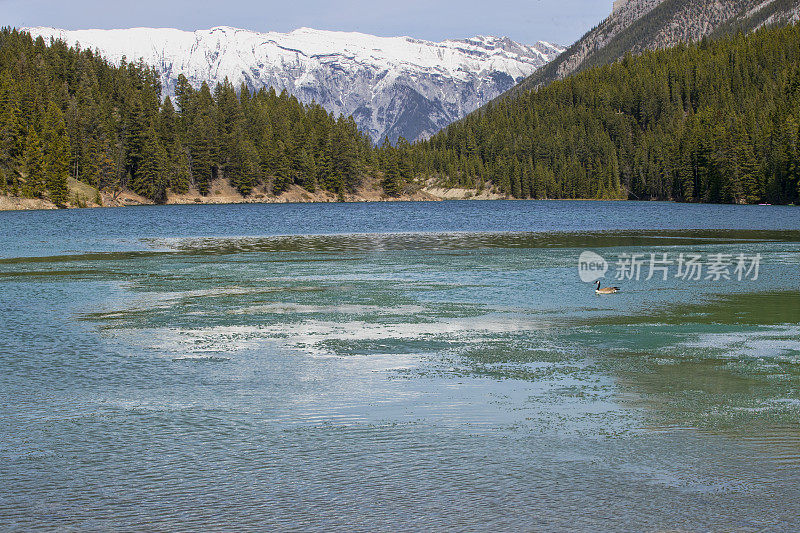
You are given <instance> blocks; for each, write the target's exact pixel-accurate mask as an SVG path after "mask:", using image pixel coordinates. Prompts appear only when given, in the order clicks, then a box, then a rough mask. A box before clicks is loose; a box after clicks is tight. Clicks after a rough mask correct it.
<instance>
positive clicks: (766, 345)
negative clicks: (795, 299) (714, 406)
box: [684, 324, 800, 363]
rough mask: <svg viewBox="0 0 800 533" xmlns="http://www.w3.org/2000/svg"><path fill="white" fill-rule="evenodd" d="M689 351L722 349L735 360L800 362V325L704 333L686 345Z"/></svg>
mask: <svg viewBox="0 0 800 533" xmlns="http://www.w3.org/2000/svg"><path fill="white" fill-rule="evenodd" d="M684 346H686V347H688V348H699V349H710V350H721V351H722V352H723V353H724V355H725V356H727V357H731V358H751V359H758V358H770V359H777V360H783V361H787V362H793V363H796V362H799V361H800V326H798V325H796V324H783V325H778V326H769V327H765V328H764V329H759V330H754V331H743V332H738V333H703V334H700V335H698V337H697V338H696V339H695V340H693V341H689V342H686V343H684Z"/></svg>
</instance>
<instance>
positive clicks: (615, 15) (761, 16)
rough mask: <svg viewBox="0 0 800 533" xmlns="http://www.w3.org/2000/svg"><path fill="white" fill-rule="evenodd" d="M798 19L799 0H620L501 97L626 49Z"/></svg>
mask: <svg viewBox="0 0 800 533" xmlns="http://www.w3.org/2000/svg"><path fill="white" fill-rule="evenodd" d="M799 19H800V0H617V1H616V2H614V8H613V12H612V13H611V15H609V17H608V18H606V19H605V20H603V21H602V22H601V23H600V24H598V25H597V26H596V27H594V28H592V29H591V30H590V31H588V32H587V33H586V34H585V35H584V36H583V37H581V38H580V39H579V40H578V41H577V42H575V43H574V44H573V45H571V46H570V47H568V48H567V50H566V51H565V52H564V53H563V54H561V55H560V56H559V57H557V58H556V59H554V60H553V61H552V62H550V63H548V64H547V65H546V66H544V67H542V68H541V69H539V70H538V71H536V72H535V73H533V74H532V75H531V76H530V77H528V78H527V79H526V80H524V81H523V82H522V83H520V84H519V85H517V86H515V87H514V88H512V89H511V90H509V91H508V92H507V93H505V94H504V95H502V96H501V98H503V97H507V96H513V95H516V94H519V93H520V92H523V91H527V90H530V89H533V88H535V87H537V86H540V85H545V84H547V83H550V82H552V81H554V80H558V79H563V78H565V77H566V76H569V75H570V74H574V73H576V72H580V71H582V70H585V69H587V68H591V67H594V66H599V65H606V64H608V63H611V62H613V61H616V60H618V59H620V58H622V57H623V56H624V55H625V54H626V53H633V54H636V53H639V52H643V51H645V50H660V49H665V48H669V47H672V46H675V45H677V44H679V43H681V42H687V43H688V42H694V41H698V40H700V39H702V38H703V37H709V36H711V37H714V36H720V35H724V34H726V33H731V32H735V31H739V30H742V31H752V30H754V29H757V28H759V27H761V26H764V25H769V24H774V23H784V24H785V23H791V22H796V21H797V20H799Z"/></svg>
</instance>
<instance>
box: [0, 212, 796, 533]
mask: <svg viewBox="0 0 800 533" xmlns="http://www.w3.org/2000/svg"><path fill="white" fill-rule="evenodd" d="M588 251H592V252H593V253H595V254H597V256H599V257H600V258H601V260H598V261H599V262H600V263H601V264H604V266H605V268H606V269H607V270H606V273H605V276H604V277H603V278H602V279H601V283H602V284H603V286H606V285H617V286H619V287H620V288H621V289H622V290H621V292H620V293H619V294H615V295H610V296H598V295H596V294H595V293H594V285H593V284H592V283H590V282H588V281H585V280H582V278H581V276H580V275H579V265H581V262H580V258H581V254H582V253H583V252H588ZM592 257H594V256H592ZM693 258H694V259H693ZM691 265H694V267H695V268H698V269H700V270H699V271H697V270H695V271H690V269H689V267H690V266H691ZM698 265H699V266H698ZM695 274H696V276H695ZM648 277H649V278H650V279H647V278H648ZM618 278H619V279H618ZM637 278H638V279H637ZM592 281H593V279H592ZM0 310H1V311H0V312H1V313H2V314H0V368H1V369H2V372H0V480H2V481H1V482H0V529H3V530H12V531H13V530H21V531H22V530H33V529H36V530H48V529H59V530H64V529H66V530H72V529H74V530H81V531H83V530H108V529H122V530H228V531H230V530H236V531H247V530H271V529H280V530H286V529H297V530H303V531H313V530H325V531H328V530H348V531H360V530H364V531H374V530H383V531H396V530H445V529H446V530H453V529H455V530H491V531H519V530H585V531H598V530H603V531H614V530H619V531H630V530H665V529H670V530H690V531H707V530H737V531H738V530H741V531H751V530H752V531H756V530H757V531H763V530H774V531H790V530H797V529H800V208H796V207H781V206H770V207H766V206H720V205H687V204H671V203H655V202H653V203H640V202H546V201H544V202H537V201H494V202H440V203H386V204H290V205H232V206H212V205H209V206H163V207H131V208H117V209H90V210H69V211H32V212H0Z"/></svg>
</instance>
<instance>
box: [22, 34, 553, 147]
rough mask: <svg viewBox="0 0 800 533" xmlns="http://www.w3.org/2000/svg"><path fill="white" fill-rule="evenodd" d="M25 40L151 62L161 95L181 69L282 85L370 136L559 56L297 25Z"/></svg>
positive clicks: (539, 46) (428, 119)
mask: <svg viewBox="0 0 800 533" xmlns="http://www.w3.org/2000/svg"><path fill="white" fill-rule="evenodd" d="M25 31H28V32H30V33H31V35H33V36H34V37H39V36H41V37H43V38H45V39H46V40H49V39H50V38H55V39H61V40H64V41H65V42H66V43H67V44H69V45H74V44H75V43H79V44H80V45H81V47H83V48H91V49H97V50H99V51H100V53H101V54H103V55H104V56H105V57H106V58H108V59H109V60H111V61H112V62H115V63H119V62H120V61H121V59H122V58H123V57H126V58H127V60H128V61H129V62H130V61H137V60H138V59H140V58H141V59H143V60H144V62H145V63H147V64H149V65H151V66H153V67H155V68H156V69H157V70H158V72H159V73H160V75H161V82H162V85H163V87H164V90H165V93H166V94H172V92H173V90H174V87H175V82H176V80H177V78H178V76H179V75H180V74H183V75H185V76H186V77H187V78H188V79H189V81H190V83H192V85H194V86H195V88H197V87H199V86H200V85H201V84H202V82H204V81H205V82H208V83H209V84H211V85H212V88H213V85H215V84H216V83H218V82H222V81H223V80H224V79H225V78H226V77H227V78H228V79H229V80H230V81H231V82H232V83H233V84H234V86H236V87H238V86H239V84H240V83H241V82H244V83H246V84H247V85H248V86H249V87H250V88H251V89H255V90H257V89H259V88H261V87H274V88H275V89H276V90H277V91H279V92H280V91H281V90H283V89H286V90H287V91H288V92H289V93H291V94H293V95H295V96H297V97H298V99H299V100H301V101H302V102H306V103H308V102H311V101H315V102H316V103H318V104H320V105H322V106H323V107H324V108H325V109H326V110H327V111H329V112H332V113H334V114H337V115H338V114H340V113H341V114H344V115H346V116H347V115H353V117H354V118H355V120H356V123H357V124H358V125H359V127H360V129H361V130H362V131H363V132H365V133H367V134H368V135H369V136H370V137H371V138H372V140H373V141H375V142H379V141H380V140H382V139H383V137H384V136H388V137H389V138H390V139H391V140H392V141H394V140H396V139H397V138H398V137H400V136H403V137H405V138H407V139H408V140H416V139H423V138H426V137H429V136H430V135H432V134H433V133H435V132H436V131H438V130H439V129H441V128H442V127H444V126H446V125H448V124H450V123H451V122H453V121H455V120H457V119H459V118H461V117H463V116H465V115H466V114H467V113H469V112H471V111H473V110H474V109H477V108H478V107H480V106H481V105H483V104H485V103H486V102H488V101H490V100H491V99H493V98H494V97H496V96H498V95H499V94H501V93H502V92H503V91H505V90H507V89H509V88H511V87H512V86H514V84H516V83H517V82H518V81H521V80H522V79H524V78H525V77H527V76H529V75H530V74H531V73H533V72H534V71H535V70H536V69H537V68H539V67H541V66H542V65H544V64H546V63H547V62H548V61H550V60H551V59H553V58H554V57H556V56H557V55H558V54H560V53H561V52H562V51H563V50H564V49H563V48H562V47H559V46H558V45H554V44H551V43H547V42H544V41H539V42H538V43H536V44H533V45H524V44H520V43H517V42H514V41H512V40H511V39H508V38H506V37H484V36H478V37H473V38H470V39H462V40H446V41H443V42H431V41H424V40H420V39H413V38H411V37H376V36H372V35H366V34H363V33H355V32H352V33H345V32H333V31H321V30H314V29H310V28H300V29H298V30H294V31H292V32H289V33H278V32H269V33H258V32H253V31H247V30H241V29H237V28H229V27H218V28H212V29H210V30H199V31H195V32H187V31H181V30H176V29H169V28H161V29H155V28H133V29H124V30H79V31H66V30H60V29H55V28H26V29H25Z"/></svg>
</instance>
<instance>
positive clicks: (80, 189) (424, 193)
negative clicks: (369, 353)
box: [0, 179, 505, 211]
mask: <svg viewBox="0 0 800 533" xmlns="http://www.w3.org/2000/svg"><path fill="white" fill-rule="evenodd" d="M69 186H70V201H69V202H67V205H66V207H68V208H78V207H80V208H83V207H122V206H132V205H152V204H153V202H152V201H151V200H148V199H147V198H145V197H143V196H140V195H138V194H136V193H133V192H131V191H128V190H123V191H118V192H117V193H115V194H111V193H108V192H105V191H98V190H97V189H95V188H93V187H91V186H89V185H87V184H85V183H82V182H79V181H76V180H73V179H71V180H70V183H69ZM501 198H505V196H501V195H498V194H495V193H491V192H488V191H484V192H482V193H478V192H477V191H472V190H469V189H444V188H441V187H435V186H432V185H428V186H425V187H422V188H418V189H416V190H410V191H406V192H405V193H404V194H402V195H400V196H399V197H391V196H387V195H386V194H385V193H384V192H383V190H382V189H381V187H380V185H379V184H378V183H375V182H368V183H365V184H364V185H363V186H362V187H360V188H359V189H358V190H357V191H356V192H355V193H352V194H350V193H348V194H344V195H343V196H339V195H336V194H333V193H331V192H329V191H323V190H317V191H315V192H309V191H307V190H305V189H303V188H302V187H299V186H297V185H293V186H291V187H290V188H289V190H287V191H285V192H284V193H282V194H280V195H277V196H276V195H274V194H271V193H270V192H268V191H267V190H266V189H265V187H263V186H260V187H257V188H255V189H254V190H253V191H252V193H251V194H249V195H248V196H242V195H241V194H239V192H238V191H237V190H236V189H234V188H233V187H231V185H230V183H229V182H228V180H226V179H218V180H215V181H213V182H212V183H211V188H210V192H209V194H207V195H205V196H203V195H201V194H200V192H199V191H197V190H196V189H194V188H192V189H190V190H189V191H187V192H186V193H181V194H178V193H174V192H170V193H168V195H167V202H166V203H167V205H198V204H267V203H304V202H309V203H311V202H341V201H345V202H393V201H401V202H402V201H405V202H409V201H411V202H435V201H440V200H462V199H475V200H493V199H501ZM28 209H57V206H56V205H55V204H54V203H52V202H50V201H48V200H46V199H41V198H19V197H14V196H3V195H0V211H11V210H28Z"/></svg>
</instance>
